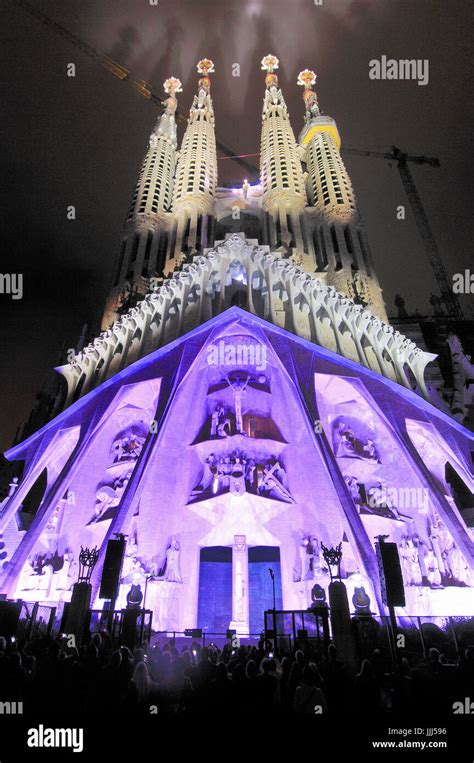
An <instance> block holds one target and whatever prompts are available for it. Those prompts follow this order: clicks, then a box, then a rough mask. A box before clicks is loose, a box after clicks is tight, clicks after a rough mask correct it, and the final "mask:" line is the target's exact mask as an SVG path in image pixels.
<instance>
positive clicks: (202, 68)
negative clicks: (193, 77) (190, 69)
mask: <svg viewBox="0 0 474 763" xmlns="http://www.w3.org/2000/svg"><path fill="white" fill-rule="evenodd" d="M197 70H198V72H199V74H202V77H201V78H200V80H199V87H200V88H203V89H204V91H205V92H206V93H207V94H208V95H209V92H210V90H211V80H210V78H209V76H208V75H209V74H211V73H212V72H213V71H214V62H213V61H211V60H210V59H209V58H202V59H201V61H198V63H197Z"/></svg>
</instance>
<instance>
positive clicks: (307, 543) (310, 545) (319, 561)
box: [296, 534, 329, 581]
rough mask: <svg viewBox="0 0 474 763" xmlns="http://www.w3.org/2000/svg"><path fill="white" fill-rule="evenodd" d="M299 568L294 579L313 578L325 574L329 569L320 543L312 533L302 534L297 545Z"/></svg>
mask: <svg viewBox="0 0 474 763" xmlns="http://www.w3.org/2000/svg"><path fill="white" fill-rule="evenodd" d="M299 556H300V570H299V572H298V573H297V575H296V580H297V581H298V580H301V581H303V580H313V579H314V578H315V577H316V576H317V575H327V574H328V572H329V570H328V566H327V564H326V561H325V559H324V555H323V549H322V544H321V543H320V542H319V540H318V539H317V538H316V537H315V536H314V535H309V534H306V535H303V537H302V539H301V543H300V546H299Z"/></svg>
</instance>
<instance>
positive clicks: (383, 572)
mask: <svg viewBox="0 0 474 763" xmlns="http://www.w3.org/2000/svg"><path fill="white" fill-rule="evenodd" d="M375 552H376V555H377V562H378V566H379V575H380V587H381V589H382V601H383V603H384V604H385V606H387V607H404V606H405V588H404V585H403V576H402V570H401V567H400V559H399V556H398V548H397V544H396V543H385V542H380V543H376V544H375Z"/></svg>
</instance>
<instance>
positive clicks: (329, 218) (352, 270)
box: [298, 69, 388, 321]
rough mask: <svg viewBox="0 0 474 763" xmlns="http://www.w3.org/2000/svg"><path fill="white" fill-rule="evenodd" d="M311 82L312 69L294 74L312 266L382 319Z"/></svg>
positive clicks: (330, 131)
mask: <svg viewBox="0 0 474 763" xmlns="http://www.w3.org/2000/svg"><path fill="white" fill-rule="evenodd" d="M315 83H316V74H315V73H314V72H313V71H311V70H310V69H305V70H304V71H302V72H300V73H299V75H298V85H301V86H303V88H304V90H303V99H304V103H305V107H306V108H305V125H304V127H303V130H302V131H301V134H300V137H299V141H300V148H301V156H302V159H303V161H304V162H305V164H306V169H307V175H306V193H307V197H308V202H309V207H308V208H307V209H306V215H307V220H308V223H309V224H310V225H309V228H310V231H309V239H310V242H311V244H312V247H313V249H314V257H315V261H316V268H315V269H316V272H321V274H325V277H326V279H327V283H328V285H330V286H334V287H335V288H336V289H337V291H339V292H340V293H342V294H345V295H346V296H348V297H350V298H351V299H353V300H354V301H355V302H356V303H357V304H360V305H362V306H367V307H369V308H370V309H371V310H372V311H373V312H374V313H375V314H376V315H378V317H379V318H381V319H382V320H384V321H388V318H387V312H386V308H385V304H384V301H383V297H382V290H381V288H380V285H379V282H378V280H377V276H376V273H375V270H374V265H373V262H372V256H371V253H370V249H369V243H368V240H367V233H366V230H365V227H364V224H363V221H362V219H361V216H360V213H359V209H358V206H357V202H356V198H355V194H354V191H353V188H352V183H351V179H350V177H349V174H348V172H347V170H346V168H345V166H344V162H343V161H342V158H341V154H340V152H339V149H340V147H341V138H340V135H339V131H338V129H337V125H336V122H335V121H334V119H331V117H328V116H325V115H323V114H322V113H321V109H320V107H319V103H318V98H317V95H316V93H315V91H314V90H313V86H314V85H315Z"/></svg>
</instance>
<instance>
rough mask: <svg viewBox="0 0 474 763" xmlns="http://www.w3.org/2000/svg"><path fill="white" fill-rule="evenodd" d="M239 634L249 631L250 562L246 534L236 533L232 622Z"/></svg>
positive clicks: (233, 563)
mask: <svg viewBox="0 0 474 763" xmlns="http://www.w3.org/2000/svg"><path fill="white" fill-rule="evenodd" d="M229 627H230V628H231V629H232V630H235V631H236V632H237V635H242V636H243V635H247V634H248V632H249V564H248V553H247V539H246V537H245V535H234V546H233V549H232V622H231V624H230V626H229Z"/></svg>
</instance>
